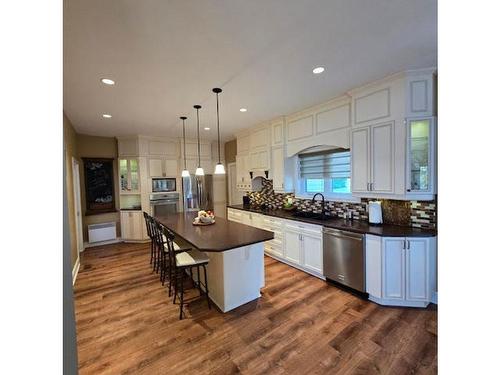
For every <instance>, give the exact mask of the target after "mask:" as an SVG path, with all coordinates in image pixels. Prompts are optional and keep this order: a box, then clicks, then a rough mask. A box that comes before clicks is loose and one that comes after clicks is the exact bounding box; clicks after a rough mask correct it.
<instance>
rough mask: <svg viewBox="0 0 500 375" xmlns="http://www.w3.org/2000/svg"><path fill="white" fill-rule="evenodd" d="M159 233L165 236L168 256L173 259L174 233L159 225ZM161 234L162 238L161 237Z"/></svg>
mask: <svg viewBox="0 0 500 375" xmlns="http://www.w3.org/2000/svg"><path fill="white" fill-rule="evenodd" d="M160 229H161V233H162V234H163V236H165V239H166V240H167V242H166V243H167V248H168V256H169V257H170V259H175V251H174V238H175V236H174V234H173V233H172V232H171V231H170V230H169V229H168V228H167V227H165V226H163V225H160ZM163 236H162V239H163Z"/></svg>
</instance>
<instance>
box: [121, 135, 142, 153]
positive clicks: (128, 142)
mask: <svg viewBox="0 0 500 375" xmlns="http://www.w3.org/2000/svg"><path fill="white" fill-rule="evenodd" d="M138 155H139V140H138V139H137V137H127V138H118V156H138Z"/></svg>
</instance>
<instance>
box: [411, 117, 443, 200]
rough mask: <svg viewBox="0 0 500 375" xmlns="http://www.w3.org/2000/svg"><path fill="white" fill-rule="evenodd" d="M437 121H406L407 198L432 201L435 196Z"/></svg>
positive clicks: (423, 118)
mask: <svg viewBox="0 0 500 375" xmlns="http://www.w3.org/2000/svg"><path fill="white" fill-rule="evenodd" d="M435 132H436V129H435V119H434V118H433V117H417V118H408V119H406V137H407V147H406V150H407V155H406V196H407V197H408V198H411V199H426V198H427V199H432V198H433V195H434V194H435V191H436V190H435V185H436V183H435V181H436V168H435V153H436V143H435V134H436V133H435Z"/></svg>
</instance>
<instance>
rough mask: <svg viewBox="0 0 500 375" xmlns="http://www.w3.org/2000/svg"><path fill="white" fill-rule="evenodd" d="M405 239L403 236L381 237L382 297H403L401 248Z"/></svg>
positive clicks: (403, 283) (403, 264)
mask: <svg viewBox="0 0 500 375" xmlns="http://www.w3.org/2000/svg"><path fill="white" fill-rule="evenodd" d="M405 241H406V238H405V237H389V238H384V239H383V245H382V257H383V262H382V282H383V297H384V298H388V299H404V298H405V259H404V258H405V257H404V255H405V254H404V249H403V247H404V246H405Z"/></svg>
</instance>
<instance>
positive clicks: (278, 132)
mask: <svg viewBox="0 0 500 375" xmlns="http://www.w3.org/2000/svg"><path fill="white" fill-rule="evenodd" d="M270 128H271V145H272V146H273V147H274V146H281V145H282V144H283V143H284V142H285V133H284V131H285V118H284V117H280V118H278V119H276V120H274V121H271V126H270Z"/></svg>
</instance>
